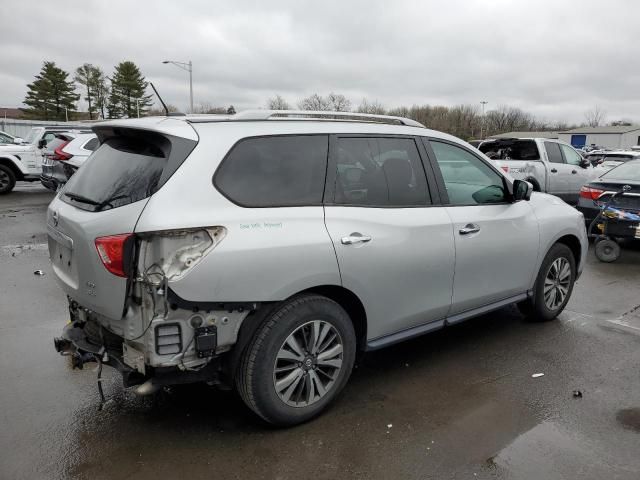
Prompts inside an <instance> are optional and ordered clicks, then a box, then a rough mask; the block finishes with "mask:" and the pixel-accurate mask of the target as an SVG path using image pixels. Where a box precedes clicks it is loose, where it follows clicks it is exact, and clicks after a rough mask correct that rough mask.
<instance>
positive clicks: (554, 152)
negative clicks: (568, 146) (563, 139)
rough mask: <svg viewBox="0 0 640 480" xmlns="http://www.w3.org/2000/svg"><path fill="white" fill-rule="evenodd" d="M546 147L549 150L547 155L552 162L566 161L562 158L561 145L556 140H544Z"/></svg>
mask: <svg viewBox="0 0 640 480" xmlns="http://www.w3.org/2000/svg"><path fill="white" fill-rule="evenodd" d="M544 148H546V150H547V156H548V157H549V161H550V162H551V163H564V158H562V152H560V145H559V144H557V143H556V142H544Z"/></svg>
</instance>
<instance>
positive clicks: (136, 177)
mask: <svg viewBox="0 0 640 480" xmlns="http://www.w3.org/2000/svg"><path fill="white" fill-rule="evenodd" d="M170 153H171V143H170V141H169V140H168V139H166V138H164V137H163V136H161V135H146V136H137V137H136V136H116V137H112V138H109V139H107V140H106V141H105V142H104V143H103V144H102V145H100V147H99V148H98V149H97V150H96V151H95V152H94V153H93V154H92V155H91V156H90V157H89V159H88V160H87V161H86V162H85V164H84V165H83V167H82V168H81V169H79V170H78V171H77V172H76V173H75V174H74V175H73V176H72V177H71V179H70V180H69V181H68V182H67V184H66V186H65V188H64V190H63V194H62V199H63V200H64V201H66V202H68V203H72V204H73V205H74V206H77V207H79V208H83V209H85V210H92V211H97V210H106V209H110V208H116V207H120V206H123V205H127V204H129V203H134V202H137V201H139V200H142V199H144V198H147V197H149V196H150V195H152V194H153V193H154V192H155V191H156V190H157V188H158V184H159V180H160V178H161V176H162V174H163V171H164V170H165V167H166V165H167V159H168V158H169V155H170Z"/></svg>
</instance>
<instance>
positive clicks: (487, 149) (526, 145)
mask: <svg viewBox="0 0 640 480" xmlns="http://www.w3.org/2000/svg"><path fill="white" fill-rule="evenodd" d="M479 149H480V151H481V152H482V153H484V154H485V155H486V156H487V157H489V158H491V159H494V160H539V159H540V154H539V153H538V146H537V145H536V142H535V141H534V140H513V139H508V140H495V141H488V142H484V143H483V144H482V145H480V147H479Z"/></svg>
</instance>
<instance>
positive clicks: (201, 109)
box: [193, 102, 227, 113]
mask: <svg viewBox="0 0 640 480" xmlns="http://www.w3.org/2000/svg"><path fill="white" fill-rule="evenodd" d="M193 113H227V109H226V108H225V107H214V106H213V105H212V104H210V103H209V102H202V103H200V104H198V105H196V106H194V107H193Z"/></svg>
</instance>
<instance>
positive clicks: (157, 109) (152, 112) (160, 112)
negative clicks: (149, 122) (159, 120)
mask: <svg viewBox="0 0 640 480" xmlns="http://www.w3.org/2000/svg"><path fill="white" fill-rule="evenodd" d="M167 110H169V113H176V112H178V111H179V110H178V107H176V106H175V105H171V104H170V103H168V104H167ZM165 115H166V112H165V111H164V108H162V106H158V104H155V105H154V106H153V107H152V108H150V109H149V110H147V111H146V112H145V116H147V117H158V116H160V117H164V116H165Z"/></svg>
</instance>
